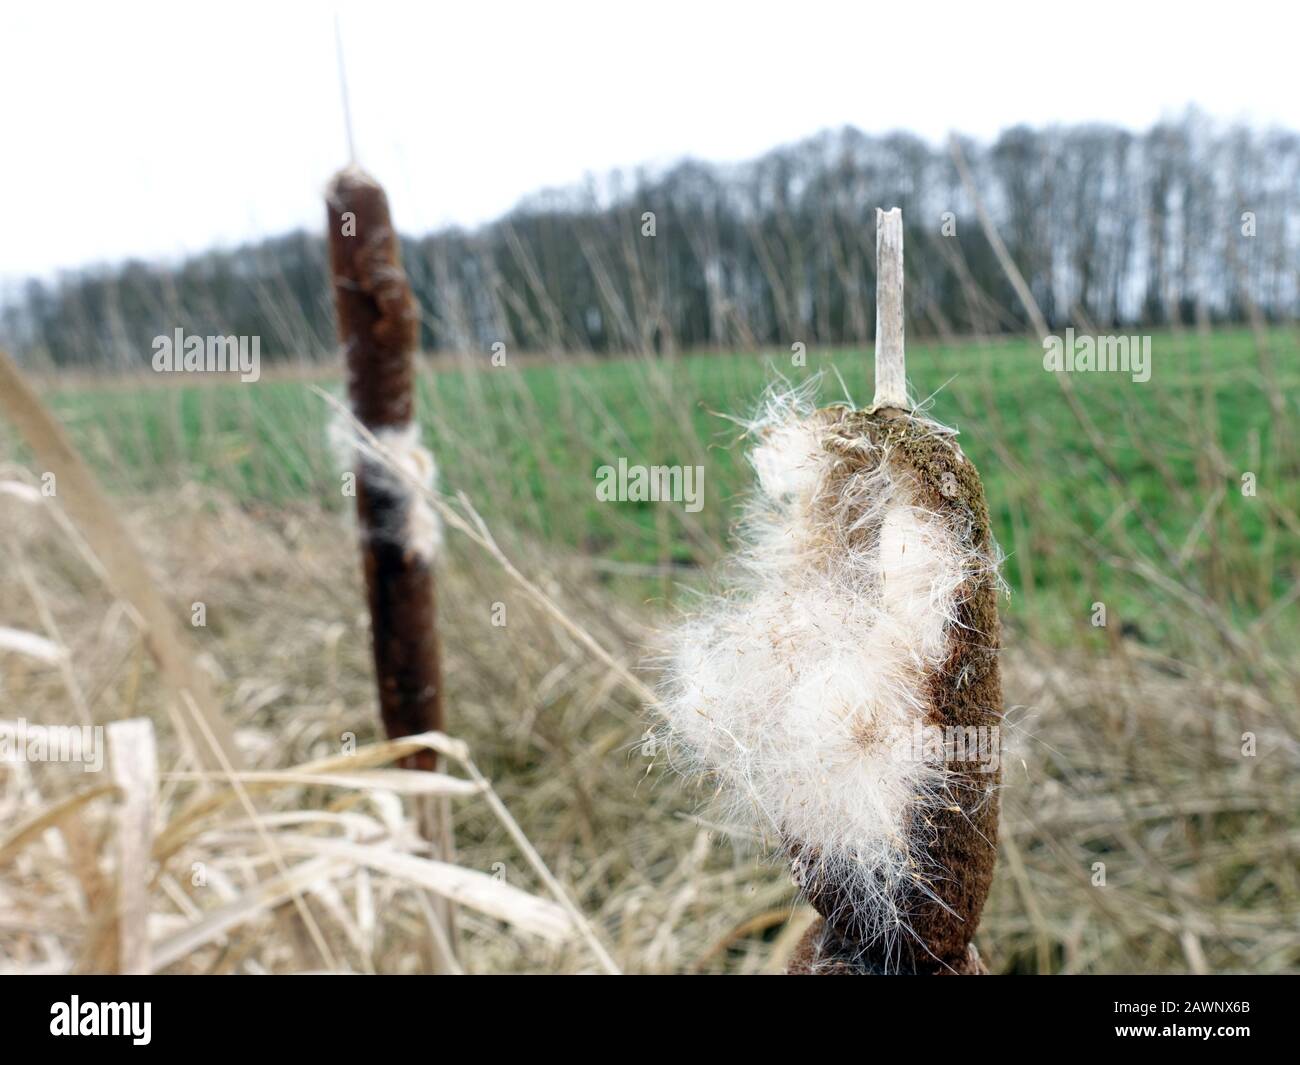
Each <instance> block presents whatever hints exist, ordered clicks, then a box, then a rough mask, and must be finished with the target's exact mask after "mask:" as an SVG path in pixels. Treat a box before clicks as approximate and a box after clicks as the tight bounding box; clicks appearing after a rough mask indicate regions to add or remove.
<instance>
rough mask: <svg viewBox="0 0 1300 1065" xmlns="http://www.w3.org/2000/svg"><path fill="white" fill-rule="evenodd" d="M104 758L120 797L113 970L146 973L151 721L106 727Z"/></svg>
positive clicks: (153, 780)
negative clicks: (106, 756) (116, 960)
mask: <svg viewBox="0 0 1300 1065" xmlns="http://www.w3.org/2000/svg"><path fill="white" fill-rule="evenodd" d="M108 757H109V767H110V770H111V772H112V774H113V781H114V783H115V784H117V787H118V790H119V792H120V794H121V801H120V803H119V804H118V808H117V811H116V821H117V853H118V863H117V914H118V918H117V949H118V971H119V972H123V973H130V974H135V975H141V974H145V973H148V972H149V928H148V924H149V862H150V852H151V851H152V850H153V821H154V811H155V807H156V804H157V799H158V754H157V748H156V745H155V743H154V733H153V722H151V721H149V720H148V719H147V718H143V717H137V718H132V719H131V720H129V721H114V722H113V723H112V724H110V725H109V726H108Z"/></svg>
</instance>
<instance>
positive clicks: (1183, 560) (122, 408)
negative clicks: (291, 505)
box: [51, 331, 1300, 641]
mask: <svg viewBox="0 0 1300 1065" xmlns="http://www.w3.org/2000/svg"><path fill="white" fill-rule="evenodd" d="M1269 343H1270V353H1271V355H1272V361H1273V363H1274V364H1275V366H1276V367H1280V368H1281V369H1274V370H1272V374H1273V376H1274V377H1275V385H1276V387H1277V388H1278V389H1280V390H1282V392H1283V394H1284V396H1285V397H1286V400H1285V402H1286V406H1285V407H1284V410H1285V411H1286V413H1287V419H1290V418H1293V417H1294V415H1295V410H1294V404H1295V397H1296V395H1297V394H1298V393H1300V358H1297V344H1298V343H1300V338H1298V337H1297V335H1296V334H1295V333H1294V332H1282V331H1279V332H1277V333H1274V334H1273V335H1272V336H1271V337H1270V339H1269ZM805 361H806V365H803V366H797V365H794V364H793V357H792V355H791V354H790V353H785V352H767V353H762V354H752V353H723V354H707V355H693V356H686V357H682V358H678V359H674V360H654V361H650V360H644V359H618V360H608V361H588V362H584V363H581V364H578V365H574V364H572V363H566V362H558V363H554V362H547V361H543V360H537V359H525V360H520V362H521V365H518V366H513V365H510V363H509V362H507V365H506V366H504V367H493V366H491V365H490V362H489V359H488V356H486V355H481V356H462V357H461V358H459V359H450V358H449V359H446V360H442V361H439V362H438V363H437V364H429V363H426V365H425V370H424V373H423V375H422V380H421V402H422V417H423V419H424V422H425V424H426V427H427V432H426V435H427V437H428V443H429V444H430V446H431V447H432V449H433V451H434V454H435V455H436V456H437V457H438V461H439V466H440V473H441V485H442V488H443V490H444V491H445V492H447V493H448V494H452V495H454V494H456V493H460V492H463V493H465V494H466V495H468V497H469V498H470V500H471V501H472V502H473V503H474V505H475V507H476V508H477V509H478V510H479V512H480V513H481V514H482V515H483V516H484V517H485V518H487V519H488V520H489V524H493V525H494V526H495V525H496V524H497V523H500V524H502V526H503V529H502V532H503V533H504V534H505V535H508V536H511V537H516V538H519V539H520V540H524V541H530V542H532V543H534V544H542V545H546V546H547V547H549V548H551V549H553V550H555V551H558V552H563V553H566V554H570V555H578V556H583V557H588V558H591V559H593V560H596V561H597V562H598V563H602V564H605V565H604V568H603V569H602V572H604V573H606V574H607V575H608V574H618V573H624V574H627V573H632V574H635V573H648V572H650V571H653V572H654V573H655V574H658V575H659V576H658V577H657V578H656V579H657V582H658V584H659V585H661V587H660V588H659V589H658V592H659V594H661V595H662V596H664V597H665V598H671V597H672V596H673V595H674V594H675V588H674V586H675V585H676V584H678V583H681V582H682V581H686V582H689V581H691V580H692V571H693V570H694V569H696V568H697V567H701V566H706V565H708V564H709V563H711V562H713V561H715V560H716V559H717V558H718V557H719V555H720V553H721V552H722V551H723V550H724V549H725V546H726V544H727V541H728V535H729V532H728V531H729V527H730V524H731V522H732V521H733V520H734V518H735V516H736V505H737V503H738V502H739V500H740V498H741V497H742V495H743V493H744V492H745V491H746V489H747V486H748V483H749V470H748V465H747V463H746V461H745V458H744V453H745V448H744V444H743V429H742V427H740V426H739V425H738V424H737V423H736V419H744V418H745V417H747V416H749V415H750V414H752V413H753V412H754V411H755V409H756V407H757V405H758V404H759V402H760V400H761V397H762V394H763V392H764V390H765V389H766V388H768V387H773V386H774V387H778V388H779V387H784V386H786V385H788V386H789V387H799V386H801V385H804V384H805V383H807V382H810V381H811V382H813V384H814V385H815V387H816V388H817V395H818V397H819V399H820V400H821V401H822V402H836V401H843V400H845V398H846V393H847V396H848V397H851V399H852V400H853V401H855V402H857V403H859V404H865V403H866V402H869V400H870V385H869V380H870V364H871V353H870V352H869V351H847V350H838V351H817V350H813V351H810V352H808V353H807V358H806V360H805ZM1152 363H1153V366H1152V373H1151V379H1150V381H1148V382H1145V383H1135V382H1133V381H1132V380H1131V379H1130V377H1129V375H1127V374H1122V373H1096V372H1094V373H1090V374H1074V375H1069V379H1068V380H1067V381H1066V385H1068V386H1071V387H1072V388H1073V391H1074V393H1075V396H1076V397H1077V403H1078V406H1079V408H1080V409H1081V410H1082V411H1083V416H1084V418H1086V419H1087V420H1088V421H1089V422H1090V423H1091V428H1089V427H1088V426H1086V425H1085V424H1083V422H1082V421H1080V420H1079V419H1078V418H1077V417H1076V416H1075V414H1074V413H1073V411H1072V408H1071V404H1070V403H1069V402H1068V401H1067V397H1066V395H1065V393H1064V391H1063V385H1062V377H1063V375H1056V374H1052V373H1048V372H1046V371H1044V370H1043V368H1042V351H1041V349H1040V348H1039V347H1038V346H1037V345H1035V344H1031V343H1026V342H1020V341H1001V342H997V343H988V344H963V345H960V346H952V347H937V346H932V345H931V346H926V345H915V346H913V347H912V349H911V350H910V352H909V363H908V366H909V372H910V374H911V379H912V385H913V389H914V391H915V392H916V394H917V395H918V396H920V397H926V396H929V397H932V398H931V400H930V412H931V414H932V416H934V417H936V418H937V419H938V420H940V421H943V422H945V423H946V424H949V425H953V426H955V427H957V428H958V429H959V430H960V432H961V442H962V447H963V449H964V450H965V451H966V453H967V454H968V455H970V456H971V457H972V459H973V460H974V461H975V463H976V465H977V466H978V468H979V469H980V470H981V471H982V473H983V477H984V481H985V485H986V489H987V494H988V499H989V504H990V508H991V510H992V513H993V518H994V523H995V530H996V534H997V536H998V539H999V541H1000V543H1001V544H1002V547H1003V550H1004V551H1005V553H1006V555H1007V560H1006V571H1005V575H1006V578H1007V580H1008V582H1009V584H1010V585H1011V587H1012V588H1013V589H1014V591H1015V593H1016V594H1015V595H1014V596H1013V597H1012V599H1011V601H1010V602H1009V604H1008V611H1009V615H1010V616H1011V617H1013V618H1018V619H1024V621H1025V623H1026V624H1032V625H1033V626H1035V628H1036V629H1037V630H1041V631H1044V632H1046V633H1050V634H1051V635H1052V636H1053V637H1054V638H1068V636H1069V634H1070V633H1071V632H1072V631H1073V630H1074V629H1075V628H1077V625H1078V623H1079V622H1080V621H1081V620H1086V619H1087V618H1088V617H1089V616H1090V612H1091V604H1092V603H1093V602H1094V601H1101V602H1106V603H1107V604H1108V605H1109V606H1110V607H1111V608H1112V609H1113V610H1114V611H1116V612H1117V613H1119V614H1120V615H1122V616H1123V617H1125V618H1126V619H1127V620H1128V621H1129V622H1130V623H1131V624H1133V625H1136V626H1138V627H1139V628H1140V629H1141V630H1142V631H1143V632H1144V633H1149V634H1150V638H1152V639H1158V640H1162V641H1163V640H1166V639H1169V638H1173V637H1174V636H1175V635H1176V631H1177V629H1178V628H1180V627H1181V626H1180V625H1172V626H1171V625H1169V624H1167V623H1168V622H1169V621H1170V620H1171V619H1170V618H1168V617H1166V616H1162V615H1161V613H1160V612H1159V611H1155V610H1148V609H1146V606H1147V605H1149V604H1148V601H1147V600H1146V599H1145V597H1144V591H1143V588H1142V587H1140V586H1138V585H1139V584H1140V582H1135V581H1134V580H1133V579H1132V576H1131V574H1130V572H1129V570H1128V569H1127V568H1126V567H1127V565H1128V564H1131V563H1133V562H1134V561H1135V560H1145V561H1147V562H1149V563H1150V564H1151V565H1152V566H1155V567H1156V568H1157V569H1160V568H1162V567H1165V566H1167V565H1175V564H1176V567H1177V569H1178V570H1179V575H1180V576H1185V575H1187V574H1189V573H1190V574H1196V575H1197V579H1198V581H1199V580H1200V579H1201V578H1202V577H1203V579H1204V581H1205V584H1206V586H1205V587H1204V589H1203V590H1204V591H1206V592H1207V594H1209V595H1210V597H1211V599H1213V600H1214V601H1216V602H1217V603H1219V604H1220V605H1221V606H1222V608H1223V609H1224V610H1226V611H1228V612H1229V613H1230V614H1231V615H1233V616H1235V617H1239V618H1241V619H1244V620H1250V618H1251V617H1252V616H1253V615H1257V614H1259V613H1261V612H1263V611H1265V610H1266V609H1267V608H1268V606H1269V605H1270V604H1271V603H1272V602H1273V601H1274V598H1275V597H1277V596H1279V595H1282V594H1284V593H1285V592H1286V591H1287V589H1288V588H1289V587H1290V586H1291V585H1292V584H1293V583H1294V580H1295V579H1296V573H1295V570H1294V565H1295V560H1296V558H1297V552H1296V550H1295V547H1296V532H1297V529H1296V525H1295V523H1294V515H1295V514H1296V513H1297V512H1298V511H1300V489H1298V486H1297V482H1296V480H1295V477H1294V473H1295V472H1296V461H1297V460H1296V459H1295V455H1294V452H1286V451H1284V450H1283V449H1284V448H1286V447H1288V446H1293V445H1294V440H1293V439H1290V440H1288V438H1287V437H1286V435H1285V430H1286V428H1287V420H1284V421H1283V422H1282V423H1280V424H1275V412H1274V409H1273V407H1272V406H1271V402H1270V398H1269V396H1270V392H1271V387H1270V384H1269V382H1268V374H1266V373H1264V372H1262V371H1261V366H1260V357H1259V354H1258V353H1257V349H1256V344H1255V338H1254V337H1253V336H1251V335H1250V334H1249V333H1247V332H1242V331H1229V332H1218V333H1215V334H1213V335H1212V336H1207V337H1200V336H1196V335H1182V336H1173V335H1171V334H1168V333H1165V334H1157V335H1156V336H1155V338H1154V341H1153V354H1152ZM180 380H182V381H185V382H186V383H183V384H175V383H173V382H172V381H171V380H163V381H160V380H159V379H158V378H156V377H152V376H149V375H145V376H143V377H140V378H132V379H130V381H129V382H121V381H110V382H108V383H106V384H100V383H95V382H92V383H89V384H78V385H76V386H73V387H55V388H54V390H53V391H52V394H51V396H52V402H53V405H54V408H55V410H56V411H57V412H58V413H59V415H60V416H61V417H62V419H63V420H64V422H65V423H66V424H67V425H68V426H69V427H70V428H71V430H72V432H73V435H74V438H75V440H76V442H77V444H78V446H79V447H80V448H81V449H82V451H83V453H84V454H87V455H88V456H90V457H91V458H92V460H93V461H94V463H95V465H96V468H97V469H98V471H99V472H100V474H101V476H102V477H103V478H104V480H105V482H106V484H107V485H108V486H109V487H110V488H111V489H112V490H114V491H115V492H118V493H122V494H133V493H149V492H153V491H156V490H159V489H166V488H168V487H171V486H175V485H179V484H198V485H202V486H204V487H208V488H211V489H213V490H215V491H218V492H221V493H223V494H225V495H227V496H228V497H230V498H231V499H234V500H236V501H239V502H241V503H246V504H248V505H260V506H276V505H279V504H283V503H286V502H303V501H307V502H310V503H316V504H319V505H321V506H323V507H326V508H341V507H342V505H343V498H342V494H341V491H340V472H341V469H342V466H341V464H340V461H339V459H338V456H337V455H335V454H334V453H333V452H332V451H331V449H330V448H329V447H328V446H327V435H328V434H327V424H328V422H329V419H330V417H331V416H332V412H331V410H330V408H329V407H328V405H327V404H326V402H325V401H324V400H322V399H321V397H320V396H319V395H318V394H316V393H315V392H314V391H313V388H312V385H315V386H317V387H320V388H324V389H327V390H329V391H332V392H334V393H336V394H337V393H340V392H341V384H340V381H339V377H338V375H337V374H336V373H334V372H332V371H331V370H328V369H327V370H320V369H313V368H306V369H304V370H302V371H297V372H295V371H283V370H282V371H280V372H278V373H277V372H276V371H275V370H274V369H272V370H271V371H270V372H269V373H268V377H267V379H264V380H262V381H259V382H256V383H253V384H239V383H235V382H230V381H225V382H219V383H217V382H209V381H203V382H202V383H197V384H195V383H189V382H190V381H193V378H188V379H186V378H183V377H182V378H180ZM620 456H621V457H625V458H626V459H627V461H628V463H629V464H644V465H647V466H649V465H653V464H663V465H676V464H680V465H700V466H703V467H704V471H705V477H704V485H705V493H704V507H703V509H702V510H701V511H700V512H699V513H697V514H688V513H685V512H684V510H683V508H682V507H680V506H660V505H658V504H655V503H650V502H622V503H614V504H610V503H603V502H600V501H598V500H597V497H596V493H595V484H596V470H597V468H598V467H600V466H601V465H603V464H606V463H609V464H615V463H616V462H617V460H618V458H619V457H620ZM1246 472H1252V473H1254V474H1255V475H1256V491H1257V495H1256V496H1254V497H1247V496H1243V493H1242V484H1241V476H1242V474H1244V473H1246ZM1211 508H1212V509H1211ZM1288 518H1290V520H1288ZM1288 563H1289V564H1290V568H1288ZM1203 567H1204V568H1203ZM670 576H671V577H672V579H671V580H669V579H668V578H669V577H670ZM1148 583H1149V582H1148ZM635 590H636V591H637V592H646V593H647V594H649V593H650V592H652V591H653V589H650V588H646V587H637V588H636V589H635Z"/></svg>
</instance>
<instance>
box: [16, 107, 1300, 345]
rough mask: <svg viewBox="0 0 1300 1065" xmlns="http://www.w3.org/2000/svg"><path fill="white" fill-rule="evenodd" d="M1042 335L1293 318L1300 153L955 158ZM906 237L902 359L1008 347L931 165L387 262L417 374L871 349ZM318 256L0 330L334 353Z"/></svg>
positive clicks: (23, 295)
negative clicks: (695, 353)
mask: <svg viewBox="0 0 1300 1065" xmlns="http://www.w3.org/2000/svg"><path fill="white" fill-rule="evenodd" d="M962 149H963V153H964V156H965V158H966V160H967V161H968V163H969V165H970V168H971V171H972V176H973V180H974V182H975V183H976V185H977V187H978V188H979V190H980V191H981V194H982V196H983V199H984V202H985V204H986V207H987V209H988V210H989V212H990V213H991V215H992V216H993V219H994V222H995V224H996V226H997V229H998V230H999V232H1000V233H1001V234H1002V235H1003V239H1004V240H1005V242H1006V244H1007V248H1008V250H1009V252H1010V254H1011V256H1012V257H1013V259H1014V260H1015V262H1016V263H1017V264H1018V265H1019V267H1020V269H1021V271H1022V273H1023V274H1024V276H1025V278H1026V279H1027V281H1028V284H1029V285H1030V287H1031V289H1032V293H1033V296H1034V298H1035V300H1036V301H1037V303H1038V305H1039V306H1040V307H1041V309H1042V312H1043V314H1044V316H1045V318H1046V320H1047V322H1048V324H1050V325H1052V326H1054V327H1056V326H1062V327H1063V326H1065V325H1067V324H1073V325H1075V326H1081V327H1085V328H1097V329H1104V328H1120V327H1128V326H1136V325H1143V326H1161V325H1166V324H1171V323H1173V324H1178V323H1181V322H1191V321H1195V320H1200V319H1205V320H1209V321H1230V322H1237V321H1243V322H1250V323H1251V324H1252V325H1254V326H1258V325H1259V324H1260V323H1261V322H1265V321H1269V320H1278V319H1289V318H1292V317H1294V316H1295V315H1296V313H1297V310H1300V274H1298V267H1297V264H1300V210H1298V209H1297V208H1300V135H1297V134H1296V133H1293V132H1287V131H1275V130H1270V131H1260V130H1251V129H1247V128H1244V127H1232V128H1223V127H1219V126H1217V125H1215V124H1213V123H1211V122H1209V121H1208V120H1206V119H1204V118H1202V117H1200V116H1198V115H1196V114H1195V113H1191V114H1188V115H1187V116H1186V117H1184V118H1183V119H1181V120H1179V121H1177V122H1170V123H1164V124H1160V125H1157V126H1155V127H1154V128H1152V129H1151V130H1149V131H1147V132H1146V133H1143V134H1135V133H1130V132H1127V131H1124V130H1119V129H1115V128H1112V127H1104V126H1072V127H1053V128H1048V129H1043V130H1032V129H1028V128H1024V127H1020V128H1016V129H1012V130H1008V131H1007V132H1005V133H1004V134H1003V135H1002V136H1001V137H999V138H998V140H997V141H996V142H995V143H993V144H992V145H980V144H976V143H974V142H970V141H965V140H963V141H962ZM895 205H896V206H900V207H902V208H903V210H904V213H905V217H907V218H908V220H909V225H908V234H907V240H908V244H909V256H908V278H907V284H908V291H909V293H910V294H911V296H910V300H909V313H910V318H909V321H908V330H909V332H911V333H912V334H913V335H922V336H924V335H930V336H936V337H941V338H951V337H957V336H964V335H972V334H974V335H990V334H996V333H1002V332H1017V331H1021V330H1024V329H1026V328H1027V327H1028V324H1029V323H1027V322H1026V320H1025V318H1024V313H1023V310H1022V305H1021V302H1020V301H1019V300H1018V299H1017V298H1016V296H1015V294H1014V293H1013V292H1012V291H1011V289H1010V287H1009V282H1008V281H1007V279H1006V275H1005V272H1004V271H1003V270H1002V268H1001V266H1000V265H999V263H998V261H997V257H996V255H995V254H994V252H993V249H992V248H991V247H990V246H989V244H988V241H987V240H986V238H985V237H984V235H983V233H982V231H981V229H980V226H979V225H978V223H977V221H976V219H975V212H974V205H973V203H972V202H971V200H970V198H969V196H968V195H967V194H966V192H965V190H964V189H963V186H962V182H961V180H960V176H959V174H958V171H957V169H956V167H955V165H954V161H953V158H952V156H951V154H950V153H949V151H948V150H947V148H946V147H943V146H934V145H931V144H928V143H926V142H924V141H922V140H919V139H917V138H915V137H913V136H910V135H907V134H893V135H890V136H885V137H872V136H867V135H865V134H863V133H861V132H859V131H857V130H854V129H844V130H839V131H833V132H827V133H823V134H821V135H819V136H816V137H813V138H811V139H809V140H807V141H804V142H802V143H799V144H796V145H792V146H788V147H784V148H780V149H777V150H775V151H772V152H770V153H768V154H766V155H764V156H762V157H761V158H759V159H756V160H754V161H752V162H748V163H744V164H739V165H733V166H715V165H708V164H703V163H698V162H690V161H688V162H684V163H681V164H679V165H677V166H675V167H673V168H672V169H670V170H668V171H667V172H664V173H660V174H648V173H639V174H635V175H621V174H615V175H612V176H611V177H610V178H609V179H607V180H606V181H604V182H603V183H601V187H599V188H597V187H595V185H594V184H593V185H589V186H587V187H584V188H576V189H568V190H561V191H555V192H548V193H543V194H538V195H536V196H533V197H531V198H529V199H528V200H526V201H525V202H524V203H522V204H521V205H520V206H519V207H518V208H517V209H516V210H514V211H513V212H511V213H510V214H509V215H507V216H506V217H504V218H502V219H500V220H499V221H497V222H494V223H491V224H489V225H486V226H484V227H482V228H481V229H478V230H476V231H474V232H466V231H463V230H448V231H444V232H439V233H434V234H430V235H428V236H425V237H422V238H418V239H413V238H407V239H405V240H404V242H403V244H404V248H403V253H404V256H405V259H406V262H407V264H408V271H409V273H410V277H411V282H412V286H413V289H414V292H415V294H416V297H417V299H418V301H419V303H420V306H421V308H422V324H421V345H422V347H423V348H425V349H426V350H431V351H443V350H457V351H485V352H486V351H490V350H492V347H493V345H494V344H498V343H499V344H504V345H506V346H507V348H508V349H510V350H512V351H588V352H598V353H604V352H627V351H636V352H657V353H663V354H671V353H672V352H675V351H679V350H683V349H691V348H709V347H726V348H752V347H757V346H771V345H778V346H789V345H790V344H792V343H795V342H800V341H801V342H804V343H808V344H861V343H865V342H868V341H869V340H870V338H871V336H872V334H873V330H874V322H873V320H872V319H873V314H874V307H873V300H872V292H873V291H874V286H875V276H874V269H875V267H874V262H875V245H874V241H875V237H874V233H875V230H874V223H873V219H874V214H873V211H874V209H875V208H876V207H877V206H895ZM326 281H327V266H326V256H325V245H324V241H323V239H322V238H321V237H320V235H318V234H308V233H293V234H289V235H287V236H282V237H277V238H273V239H269V240H265V241H262V242H260V243H258V244H255V245H250V246H247V247H244V248H240V249H236V250H233V251H214V252H210V253H207V254H205V255H202V256H198V257H195V258H192V259H190V260H187V261H186V262H184V263H181V264H179V265H177V266H174V267H168V266H159V265H151V264H144V263H139V262H129V263H126V264H123V265H120V266H115V267H111V268H101V269H96V270H89V271H85V272H81V273H77V274H71V275H66V276H64V277H62V278H60V279H59V280H58V281H57V282H54V283H41V282H36V281H33V282H30V283H29V284H27V285H26V286H25V287H24V288H23V289H22V290H21V291H20V292H18V293H17V294H16V296H15V298H11V299H10V300H8V301H7V302H6V305H5V307H4V309H3V314H2V317H0V330H2V331H3V333H4V334H5V335H6V336H7V338H8V339H9V340H10V342H11V343H12V344H14V346H16V347H17V348H19V349H20V350H21V351H22V352H23V353H24V354H26V355H28V356H29V357H34V358H48V359H49V360H51V361H53V362H54V363H56V364H61V365H65V364H86V363H118V364H131V363H139V362H144V361H147V360H148V358H149V355H150V350H151V349H150V344H151V341H152V338H153V337H154V336H156V335H159V334H161V333H166V332H168V331H169V330H171V329H174V328H176V327H177V326H182V327H184V328H185V329H186V330H187V331H189V332H190V333H197V334H210V333H220V334H238V335H248V336H260V337H261V338H262V351H263V354H264V355H267V356H271V357H274V356H277V355H282V356H288V355H292V356H315V355H320V354H323V353H325V352H327V351H329V350H330V348H331V346H332V340H331V320H330V308H329V303H328V294H329V287H328V284H327V283H326Z"/></svg>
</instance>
